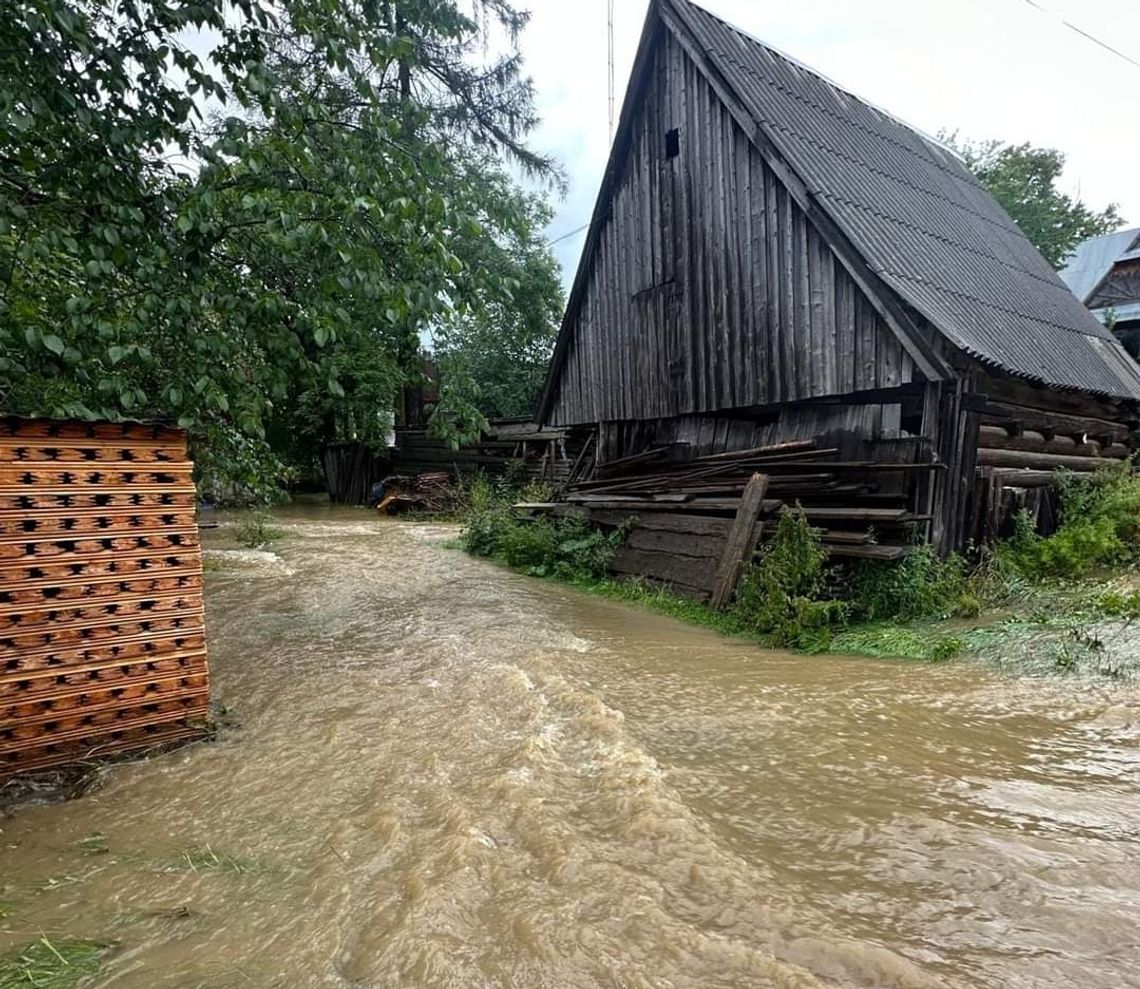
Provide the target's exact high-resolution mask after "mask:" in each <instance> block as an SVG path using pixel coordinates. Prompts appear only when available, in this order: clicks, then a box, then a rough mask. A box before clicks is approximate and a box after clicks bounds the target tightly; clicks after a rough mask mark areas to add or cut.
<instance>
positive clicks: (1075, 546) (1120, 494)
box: [997, 462, 1140, 580]
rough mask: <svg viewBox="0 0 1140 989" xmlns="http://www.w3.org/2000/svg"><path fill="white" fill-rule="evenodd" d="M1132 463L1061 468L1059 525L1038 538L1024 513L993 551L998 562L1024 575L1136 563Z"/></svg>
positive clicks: (1139, 519)
mask: <svg viewBox="0 0 1140 989" xmlns="http://www.w3.org/2000/svg"><path fill="white" fill-rule="evenodd" d="M1131 467H1132V465H1131V463H1130V462H1125V463H1122V464H1120V465H1119V466H1114V467H1106V468H1102V469H1101V470H1099V471H1097V472H1095V473H1094V474H1089V475H1078V474H1072V473H1068V472H1062V473H1060V474H1059V475H1058V482H1057V483H1058V486H1059V487H1060V492H1061V524H1060V525H1059V527H1058V528H1057V531H1056V532H1055V533H1053V535H1051V536H1046V537H1041V536H1038V535H1037V534H1036V532H1035V531H1034V529H1033V523H1032V521H1031V520H1030V519H1029V517H1028V516H1027V515H1025V514H1022V515H1021V516H1020V517H1019V518H1018V520H1017V523H1016V531H1015V533H1014V535H1013V537H1012V538H1011V539H1009V540H1007V541H1006V542H1005V543H1004V544H1002V545H1001V546H1000V547H999V548H998V550H997V557H998V559H999V561H1000V564H1001V566H1003V567H1005V568H1008V569H1009V570H1011V571H1013V572H1016V573H1018V574H1021V575H1022V576H1024V577H1026V578H1028V579H1036V580H1039V579H1043V578H1055V577H1080V576H1083V575H1085V574H1088V573H1090V572H1091V571H1093V570H1095V569H1097V568H1098V567H1105V566H1114V565H1124V564H1130V563H1132V562H1134V561H1135V559H1136V555H1137V549H1138V542H1137V537H1138V535H1140V479H1137V478H1136V477H1135V476H1133V474H1132V472H1131Z"/></svg>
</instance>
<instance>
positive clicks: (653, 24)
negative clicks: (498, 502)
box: [538, 0, 1140, 589]
mask: <svg viewBox="0 0 1140 989" xmlns="http://www.w3.org/2000/svg"><path fill="white" fill-rule="evenodd" d="M1137 399H1140V368H1138V367H1137V365H1136V364H1135V363H1134V362H1133V360H1132V358H1131V357H1129V355H1128V354H1127V353H1126V352H1125V351H1124V349H1123V348H1122V347H1121V346H1120V344H1119V343H1118V342H1117V341H1116V340H1115V339H1114V337H1113V335H1112V334H1111V333H1110V332H1109V331H1108V330H1107V329H1106V328H1105V327H1104V326H1103V325H1101V323H1099V322H1098V321H1097V320H1096V319H1095V318H1094V317H1093V316H1092V315H1091V314H1090V313H1089V311H1088V310H1087V309H1085V307H1084V306H1083V305H1081V303H1080V301H1078V300H1077V299H1076V298H1075V297H1074V296H1073V294H1072V293H1071V292H1070V291H1069V290H1068V289H1067V288H1066V287H1065V285H1064V284H1063V283H1062V281H1061V280H1060V279H1059V278H1058V277H1057V275H1056V273H1055V272H1054V271H1053V270H1052V269H1051V268H1050V266H1049V265H1048V264H1047V263H1046V262H1045V260H1044V259H1043V258H1042V257H1041V256H1040V254H1038V252H1037V251H1036V250H1035V249H1034V248H1033V246H1032V245H1031V244H1030V243H1029V241H1028V240H1027V239H1026V238H1025V236H1024V235H1023V234H1022V233H1021V231H1020V230H1019V229H1018V228H1017V226H1016V225H1015V224H1014V222H1013V221H1012V220H1011V219H1010V218H1009V217H1008V216H1007V215H1006V214H1005V213H1004V212H1003V211H1002V209H1001V208H1000V207H999V206H998V205H997V204H996V203H995V202H994V200H993V198H992V197H991V196H990V195H989V194H988V193H987V192H986V191H985V189H983V188H982V187H981V186H980V185H979V183H978V181H977V180H976V179H975V178H974V177H973V176H972V175H971V174H970V172H969V171H968V170H967V169H966V168H965V167H964V165H963V163H962V162H961V160H960V159H959V158H958V157H957V156H956V155H955V154H954V153H952V152H951V151H950V150H948V149H947V148H945V147H944V146H942V145H941V144H939V143H938V142H937V141H935V140H933V139H931V138H929V137H927V136H925V135H923V134H921V133H919V132H918V131H916V130H915V129H913V128H911V127H909V126H908V125H906V124H905V123H903V122H901V121H900V120H898V119H896V118H894V117H892V116H891V115H890V114H888V113H886V112H884V111H882V110H880V109H878V108H876V107H874V106H872V105H870V104H868V103H867V102H865V101H863V100H861V99H859V98H858V97H856V96H854V95H852V94H850V93H848V92H845V91H844V90H842V89H840V88H839V87H838V86H836V85H835V84H834V83H832V82H829V81H828V80H827V79H825V78H823V77H822V76H820V75H819V74H818V73H816V72H813V71H812V70H811V69H809V68H807V67H805V66H803V65H801V64H800V63H798V62H796V61H794V60H793V59H791V58H789V57H787V56H785V55H783V54H781V53H779V52H777V51H775V50H773V49H771V48H769V47H768V46H766V45H764V44H763V43H761V42H759V41H757V40H756V39H754V38H752V37H750V36H749V35H747V34H745V33H743V32H742V31H740V30H737V29H736V28H734V27H732V26H731V25H729V24H727V23H725V22H724V21H722V20H719V19H718V18H716V17H714V16H713V15H711V14H709V13H708V12H707V11H705V10H703V9H701V8H700V7H698V6H695V5H694V4H692V3H690V2H688V0H653V2H652V3H651V5H650V10H649V15H648V19H647V22H646V25H645V29H644V33H643V35H642V39H641V44H640V48H639V50H638V53H637V58H636V62H635V65H634V69H633V74H632V78H631V80H630V83H629V88H628V92H627V96H626V100H625V105H624V107H623V109H622V114H621V119H620V124H619V128H618V131H617V135H616V139H615V142H614V146H613V150H612V153H611V157H610V161H609V165H608V167H607V170H606V173H605V176H604V179H603V182H602V186H601V190H600V193H599V195H598V200H597V205H596V207H595V210H594V214H593V218H592V221H591V224H590V228H589V234H588V236H587V240H586V244H585V248H584V251H583V255H582V259H581V262H580V266H579V269H578V272H577V276H576V278H575V281H574V285H573V289H572V292H571V295H570V299H569V304H568V308H567V310H566V314H565V318H564V321H563V324H562V328H561V332H560V335H559V338H558V342H557V346H556V349H555V353H554V357H553V360H552V364H551V368H550V372H549V376H548V380H547V385H546V389H545V393H544V395H543V397H542V400H541V404H540V409H539V415H538V418H539V421H540V422H542V423H543V424H545V425H547V426H557V427H564V428H571V429H579V430H583V431H586V430H589V431H593V433H594V435H595V436H596V443H597V465H598V466H597V473H596V476H595V477H594V479H593V480H591V481H590V482H588V483H587V484H585V485H579V486H578V487H576V488H574V489H572V490H571V492H570V494H569V500H570V501H571V502H575V503H577V504H578V505H579V506H581V508H582V510H592V511H593V512H594V513H595V516H596V517H597V518H599V520H602V521H604V520H605V518H607V517H608V518H610V519H612V518H614V517H617V516H619V515H621V514H628V513H629V512H630V511H637V512H639V513H642V516H643V518H648V517H649V515H652V514H653V513H654V512H656V511H657V510H658V509H661V511H662V513H665V512H666V510H667V511H668V512H670V513H673V516H672V517H679V516H680V515H684V516H685V517H686V518H687V519H688V520H689V521H686V522H684V523H683V524H684V525H688V526H696V527H697V528H702V526H703V528H704V529H705V530H708V524H707V523H708V519H709V518H711V519H713V521H714V522H715V521H716V520H717V518H718V517H719V519H720V524H721V528H720V529H718V530H717V539H720V540H721V541H723V538H725V537H726V534H727V532H728V529H727V528H726V527H727V526H728V524H729V519H728V517H729V516H731V515H732V514H733V506H734V505H738V504H739V503H740V499H741V495H742V492H743V490H744V488H745V485H746V484H747V481H748V477H749V475H750V474H751V472H753V471H761V470H763V471H764V472H765V473H767V474H770V475H771V477H772V481H771V485H770V486H769V488H768V491H767V498H766V499H765V500H764V504H765V505H767V506H769V507H773V508H778V507H779V505H780V504H782V503H783V504H786V503H788V502H791V501H793V500H794V501H799V502H800V503H802V504H803V505H804V506H805V507H806V508H808V510H809V516H810V515H813V514H814V516H815V517H816V518H817V519H819V520H820V524H821V525H822V526H825V527H826V528H827V529H828V532H827V533H825V541H826V542H828V543H829V545H831V546H832V549H833V551H835V552H838V553H846V554H847V555H856V556H858V555H863V556H879V557H887V556H890V555H891V553H890V552H887V551H886V550H885V549H884V548H883V544H884V543H885V542H891V541H893V542H895V543H896V544H897V548H898V549H899V551H900V552H901V551H903V547H904V546H905V545H906V544H907V543H912V542H913V541H914V540H915V538H924V537H925V538H930V539H931V540H933V541H934V542H935V543H936V545H938V546H939V547H940V548H942V549H943V550H949V549H954V548H960V547H962V546H964V545H965V544H966V543H967V542H968V541H969V540H971V539H978V538H985V537H987V536H989V535H992V534H993V533H994V531H995V530H997V529H1000V527H1001V526H1002V525H1003V524H1007V523H1008V515H1009V512H1010V510H1011V509H1013V508H1017V507H1021V506H1024V505H1026V504H1028V505H1029V506H1030V507H1031V508H1034V509H1035V510H1039V511H1042V512H1044V513H1045V514H1046V515H1047V514H1048V506H1047V505H1045V504H1044V501H1045V500H1046V499H1044V498H1043V496H1042V495H1041V491H1042V489H1044V488H1046V487H1047V486H1048V484H1049V481H1050V478H1051V477H1052V476H1053V475H1052V472H1053V471H1054V470H1055V469H1056V468H1058V467H1069V468H1071V469H1073V470H1078V471H1080V470H1091V469H1093V468H1095V467H1096V466H1098V465H1099V464H1102V463H1104V462H1105V461H1106V460H1109V459H1122V458H1123V457H1125V456H1127V455H1128V454H1129V452H1130V442H1131V440H1130V437H1131V427H1132V426H1133V425H1134V423H1135V421H1136V410H1137V405H1136V402H1137ZM776 496H778V497H776ZM607 513H608V515H607ZM698 516H700V517H704V518H705V521H704V522H702V523H701V524H700V525H698V524H697V522H696V521H692V520H694V519H697V518H698ZM662 518H664V514H662ZM1003 520H1004V521H1003ZM658 521H660V520H658ZM1046 521H1047V520H1046ZM647 524H652V519H650V522H649V523H647ZM661 524H662V525H665V523H664V522H661ZM666 527H667V526H666ZM872 528H877V530H878V535H876V534H875V533H873V532H868V530H869V529H872ZM888 530H889V531H888ZM643 548H644V549H645V550H646V551H647V552H648V551H651V550H652V546H651V545H649V543H646V545H645V546H644V547H643ZM716 552H718V551H717V550H716V549H715V548H714V549H710V550H709V554H710V558H713V557H715V555H716ZM892 552H893V551H892ZM639 568H640V570H641V572H646V570H647V568H648V564H647V563H646V561H645V560H644V559H640V560H639V561H638V562H637V563H635V564H631V565H630V566H629V567H628V568H627V569H628V570H630V571H631V572H637V571H638V569H639ZM715 569H716V568H715V566H712V567H711V570H715ZM707 585H708V582H707V581H706V582H705V584H704V585H703V586H705V587H706V589H707Z"/></svg>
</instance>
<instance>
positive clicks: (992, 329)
mask: <svg viewBox="0 0 1140 989" xmlns="http://www.w3.org/2000/svg"><path fill="white" fill-rule="evenodd" d="M661 4H662V8H663V9H664V10H665V11H673V12H675V13H676V15H677V17H678V18H679V20H680V21H681V22H682V23H683V24H684V25H685V26H686V27H687V28H688V29H689V31H691V33H692V37H693V40H695V41H696V43H697V45H698V46H699V48H700V49H702V50H703V52H704V53H705V55H706V57H707V62H708V63H710V64H709V65H707V66H706V70H710V69H711V71H712V73H714V74H716V75H719V76H720V77H721V81H722V83H723V84H725V85H726V87H727V88H728V89H729V90H731V92H732V94H733V95H734V96H735V97H736V99H737V100H739V101H740V103H741V104H742V105H743V108H744V109H745V110H746V111H747V113H748V114H749V115H750V116H751V117H752V118H753V120H754V121H755V123H756V124H757V125H758V126H759V128H760V130H761V132H762V134H763V137H765V138H767V140H768V141H770V142H771V144H772V145H773V146H774V147H775V148H776V149H777V150H778V151H779V153H780V154H781V155H782V156H783V157H784V158H785V159H786V160H787V162H788V163H789V164H790V165H791V166H792V168H793V169H794V170H795V172H796V173H797V174H798V176H799V178H800V179H801V180H802V181H803V182H804V184H805V186H806V187H807V191H808V194H809V195H810V196H811V197H812V198H813V199H814V200H815V201H816V202H818V203H819V205H820V206H821V207H822V208H823V210H824V211H825V212H826V213H827V214H829V215H830V217H831V218H832V219H833V220H834V221H835V223H836V224H837V225H838V226H839V228H840V229H841V230H842V232H843V233H844V234H846V236H847V237H848V238H849V239H850V240H851V242H852V244H853V245H854V246H855V248H856V249H857V250H858V251H859V252H860V253H861V254H862V255H863V257H864V258H865V259H866V261H867V262H868V264H869V265H870V266H871V268H872V269H873V270H874V271H875V272H876V273H877V274H878V275H879V277H880V278H881V279H882V280H883V281H884V282H885V283H886V284H887V285H889V286H890V287H891V288H892V289H894V291H895V293H896V294H897V295H898V296H899V297H901V298H902V299H903V300H904V301H905V302H907V303H909V304H910V305H911V306H912V307H913V308H914V309H916V310H917V311H918V312H920V313H921V314H922V315H923V316H925V317H926V319H927V320H928V321H929V322H930V323H931V324H932V325H933V326H935V327H936V328H937V329H938V330H940V331H941V332H942V333H943V334H944V335H945V336H946V337H947V338H948V339H949V340H950V341H951V342H952V343H953V344H955V345H956V346H958V347H960V348H961V349H962V350H964V351H965V352H966V353H968V354H969V355H971V356H972V357H974V358H976V359H978V360H980V361H982V362H985V363H988V364H992V365H995V366H997V367H999V368H1001V369H1003V370H1006V371H1009V372H1012V373H1014V374H1017V375H1021V376H1024V377H1027V378H1031V379H1034V380H1037V381H1040V382H1042V383H1044V384H1047V385H1053V386H1058V387H1062V388H1072V389H1079V390H1083V391H1090V392H1096V393H1101V394H1106V395H1114V396H1119V397H1127V398H1140V368H1138V367H1137V365H1136V363H1135V362H1134V361H1133V360H1132V358H1131V357H1129V356H1128V355H1127V353H1126V352H1125V351H1124V349H1123V348H1122V347H1121V346H1120V344H1119V342H1118V341H1117V340H1116V339H1115V338H1114V337H1113V336H1112V334H1111V333H1110V332H1109V331H1108V330H1107V329H1105V327H1104V326H1102V325H1101V324H1100V323H1099V322H1098V321H1097V320H1096V319H1095V318H1094V317H1093V316H1092V314H1091V313H1089V311H1088V310H1087V309H1085V307H1084V306H1082V305H1081V304H1080V302H1078V300H1077V299H1076V298H1075V297H1074V296H1073V294H1072V293H1071V292H1070V291H1069V290H1068V289H1067V288H1066V287H1065V285H1064V283H1063V282H1062V281H1061V280H1060V278H1058V276H1057V274H1056V272H1055V271H1053V269H1052V268H1051V267H1050V266H1049V264H1048V263H1047V262H1046V261H1045V259H1044V258H1042V257H1041V255H1040V254H1039V253H1038V251H1037V250H1036V249H1035V248H1034V247H1033V245H1032V244H1030V243H1029V241H1028V239H1027V238H1026V237H1025V235H1024V234H1023V233H1022V232H1021V231H1020V229H1018V227H1017V225H1016V224H1015V223H1014V222H1013V221H1012V220H1011V219H1010V218H1009V216H1008V215H1007V214H1006V213H1005V212H1004V211H1003V210H1002V208H1001V207H1000V206H998V204H997V203H996V202H995V201H994V199H993V197H992V196H990V194H989V193H988V192H986V190H985V189H984V188H982V186H981V184H980V183H979V182H978V180H977V179H976V178H975V177H974V176H973V175H972V174H971V173H970V172H969V171H968V170H967V169H966V167H965V165H964V164H963V163H962V162H961V160H960V159H959V158H958V157H957V156H956V155H954V154H952V153H951V152H949V151H947V150H946V149H945V148H943V147H942V146H941V145H939V144H938V143H936V142H934V141H933V140H931V139H929V138H927V137H924V136H923V135H921V134H920V133H919V132H918V131H916V130H914V129H912V128H910V127H908V126H906V125H905V124H903V123H901V122H900V121H898V120H897V119H895V118H894V117H891V116H890V115H888V114H887V113H884V112H883V111H882V110H879V109H877V108H875V107H873V106H871V105H870V104H868V103H866V102H865V101H863V100H861V99H859V98H858V97H856V96H853V95H852V94H850V93H847V92H845V91H844V90H842V89H840V88H838V87H837V86H835V85H834V84H832V83H831V82H829V81H827V80H826V79H824V78H822V77H821V76H819V75H818V74H816V73H814V72H812V71H811V70H809V69H806V68H804V67H803V66H802V65H800V64H799V63H797V62H794V61H793V60H791V59H789V58H788V57H786V56H784V55H782V54H781V53H779V52H777V51H775V50H773V49H772V48H769V47H768V46H766V45H764V44H763V43H762V42H760V41H757V40H756V39H755V38H752V37H751V36H749V35H747V34H744V33H743V32H741V31H739V30H737V29H736V28H734V27H732V26H731V25H729V24H727V23H725V22H724V21H722V20H720V19H719V18H717V17H715V16H713V15H712V14H710V13H708V12H707V11H705V10H703V9H701V8H700V7H697V6H695V5H694V4H692V3H690V2H689V0H661ZM668 20H669V18H667V21H668Z"/></svg>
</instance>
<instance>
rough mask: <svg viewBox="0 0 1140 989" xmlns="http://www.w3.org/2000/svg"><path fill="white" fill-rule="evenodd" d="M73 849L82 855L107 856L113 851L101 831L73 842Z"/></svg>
mask: <svg viewBox="0 0 1140 989" xmlns="http://www.w3.org/2000/svg"><path fill="white" fill-rule="evenodd" d="M71 847H72V848H74V849H75V850H76V851H77V852H79V854H80V855H106V854H108V853H109V852H110V851H111V849H110V846H108V844H107V836H106V835H105V834H103V833H102V832H101V831H95V832H94V833H92V834H89V835H88V836H87V837H86V838H80V839H79V840H78V841H76V842H73V843H72V846H71Z"/></svg>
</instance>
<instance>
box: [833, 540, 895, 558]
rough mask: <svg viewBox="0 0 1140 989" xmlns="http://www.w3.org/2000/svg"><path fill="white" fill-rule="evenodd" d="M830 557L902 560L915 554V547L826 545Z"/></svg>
mask: <svg viewBox="0 0 1140 989" xmlns="http://www.w3.org/2000/svg"><path fill="white" fill-rule="evenodd" d="M823 548H824V549H826V550H827V552H828V555H830V556H843V557H849V558H851V559H857V560H901V559H902V558H903V557H904V556H907V555H909V554H910V553H913V552H914V547H913V546H847V545H835V544H827V543H825V544H824V547H823Z"/></svg>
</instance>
